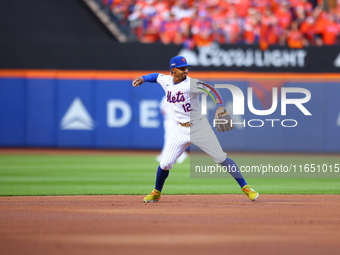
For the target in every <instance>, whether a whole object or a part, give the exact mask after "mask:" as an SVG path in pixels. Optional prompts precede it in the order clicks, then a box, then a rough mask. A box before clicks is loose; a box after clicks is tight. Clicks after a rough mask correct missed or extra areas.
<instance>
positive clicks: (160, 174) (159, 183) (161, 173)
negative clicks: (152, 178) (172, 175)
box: [155, 166, 170, 191]
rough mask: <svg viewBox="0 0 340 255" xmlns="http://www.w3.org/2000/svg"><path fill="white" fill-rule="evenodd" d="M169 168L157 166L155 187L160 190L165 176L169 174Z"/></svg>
mask: <svg viewBox="0 0 340 255" xmlns="http://www.w3.org/2000/svg"><path fill="white" fill-rule="evenodd" d="M169 171H170V170H163V169H162V168H161V167H160V166H159V167H158V170H157V174H156V186H155V189H156V190H159V191H162V189H163V185H164V182H165V180H166V178H168V176H169Z"/></svg>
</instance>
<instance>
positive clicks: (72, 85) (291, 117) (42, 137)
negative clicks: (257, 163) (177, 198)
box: [0, 78, 340, 153]
mask: <svg viewBox="0 0 340 255" xmlns="http://www.w3.org/2000/svg"><path fill="white" fill-rule="evenodd" d="M206 82H208V83H209V84H212V85H214V86H216V85H217V84H229V85H234V86H235V87H237V88H238V89H239V90H240V91H241V92H242V93H243V97H244V98H243V106H242V107H241V108H243V110H244V112H243V114H239V111H240V108H239V106H240V105H237V106H238V107H237V108H236V109H235V106H234V104H235V100H233V99H234V98H233V94H232V92H231V91H230V90H229V89H225V88H219V89H218V91H219V92H220V94H221V95H222V98H223V100H224V104H225V106H226V108H227V109H228V110H229V111H230V113H231V115H232V118H233V121H234V126H235V129H234V130H232V131H231V132H226V133H219V132H216V134H217V137H218V139H219V140H220V143H221V145H222V147H223V149H224V150H226V151H250V152H251V151H259V152H268V151H270V152H325V153H330V152H331V153H336V152H340V136H339V131H340V104H339V96H340V86H339V85H338V83H337V82H336V81H327V80H321V81H317V80H312V81H309V80H289V79H281V80H280V79H272V80H271V79H252V80H246V79H245V80H240V79H238V80H233V79H230V80H228V79H222V80H212V79H210V80H206ZM296 88H299V89H300V91H296V90H295V89H296ZM163 95H164V92H163V89H162V88H161V87H160V86H159V85H158V84H151V83H145V84H143V86H140V87H138V88H134V87H133V86H131V80H124V79H98V78H96V79H95V78H93V79H62V78H54V79H52V78H50V79H42V78H41V79H33V78H1V79H0V146H4V147H57V148H102V149H105V148H108V149H157V150H159V149H161V148H162V146H163V142H164V138H163V136H164V129H163V117H162V114H161V112H160V109H159V103H160V101H161V99H162V97H163ZM308 96H310V98H308ZM293 100H298V101H295V103H293ZM235 105H236V104H235ZM215 109H216V106H215V105H214V103H213V102H212V100H209V98H208V100H207V114H206V116H205V117H206V118H207V119H208V120H209V122H210V123H211V124H212V125H213V118H214V113H215ZM235 112H236V113H237V114H234V113H235ZM308 113H309V114H308Z"/></svg>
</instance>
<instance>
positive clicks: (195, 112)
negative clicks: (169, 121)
mask: <svg viewBox="0 0 340 255" xmlns="http://www.w3.org/2000/svg"><path fill="white" fill-rule="evenodd" d="M198 82H199V80H197V79H192V78H190V77H187V78H186V79H185V80H184V81H182V82H180V83H176V84H175V83H174V81H173V77H172V76H171V75H164V74H159V75H158V77H157V83H159V84H160V85H161V86H162V88H163V89H164V91H165V94H166V96H167V103H169V104H171V107H172V110H173V118H174V120H175V121H176V122H180V123H186V122H188V121H192V120H196V119H201V118H202V115H201V105H200V101H199V95H200V94H203V93H204V92H203V91H202V90H201V89H199V88H202V87H203V85H201V84H199V83H198Z"/></svg>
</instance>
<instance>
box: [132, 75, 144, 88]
mask: <svg viewBox="0 0 340 255" xmlns="http://www.w3.org/2000/svg"><path fill="white" fill-rule="evenodd" d="M143 82H144V78H143V77H141V76H139V77H136V78H134V79H133V81H132V86H134V87H138V86H139V85H141V84H142V83H143Z"/></svg>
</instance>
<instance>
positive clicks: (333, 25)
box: [102, 0, 340, 49]
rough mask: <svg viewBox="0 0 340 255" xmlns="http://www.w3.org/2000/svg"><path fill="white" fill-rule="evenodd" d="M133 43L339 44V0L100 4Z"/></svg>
mask: <svg viewBox="0 0 340 255" xmlns="http://www.w3.org/2000/svg"><path fill="white" fill-rule="evenodd" d="M102 3H103V5H104V6H106V7H108V8H110V11H111V13H113V15H114V16H115V18H116V20H117V21H118V22H119V24H120V25H127V26H128V27H129V29H130V31H132V35H133V37H134V40H138V41H140V42H143V43H156V42H161V43H164V44H180V45H184V46H185V47H187V48H193V47H195V46H207V45H209V44H211V43H212V42H218V43H220V44H259V45H260V46H261V48H262V49H266V48H267V47H268V46H269V45H272V44H276V45H288V46H289V47H291V48H302V47H304V46H307V45H319V46H321V45H336V44H337V45H339V44H340V0H103V2H102Z"/></svg>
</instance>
